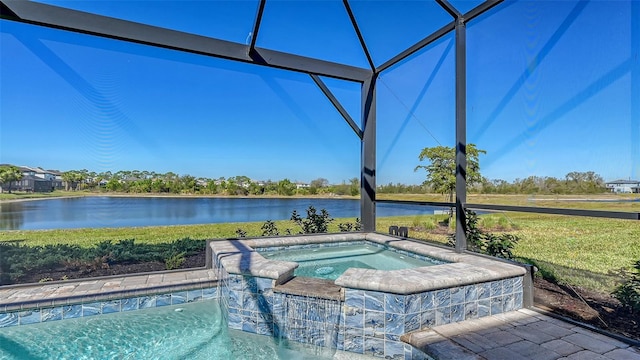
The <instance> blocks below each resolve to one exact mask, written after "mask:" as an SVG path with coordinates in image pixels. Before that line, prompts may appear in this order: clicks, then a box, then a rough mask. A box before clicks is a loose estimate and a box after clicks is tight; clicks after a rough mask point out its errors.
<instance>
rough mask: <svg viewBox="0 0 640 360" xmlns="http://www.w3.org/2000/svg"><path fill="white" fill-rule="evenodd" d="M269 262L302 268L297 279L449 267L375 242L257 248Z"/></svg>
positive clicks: (297, 269) (333, 277)
mask: <svg viewBox="0 0 640 360" xmlns="http://www.w3.org/2000/svg"><path fill="white" fill-rule="evenodd" d="M256 251H258V253H260V255H262V256H264V257H265V258H266V259H269V260H282V261H291V262H295V263H297V264H298V268H296V270H295V271H294V273H293V275H294V276H305V277H313V278H319V279H328V280H336V279H337V278H338V277H339V276H340V275H342V274H343V273H344V272H345V271H346V270H347V269H349V268H358V269H376V270H401V269H412V268H418V267H426V266H433V265H441V264H445V263H446V261H443V260H438V259H434V258H432V257H428V256H423V255H419V254H415V253H411V252H407V251H403V250H398V249H396V248H394V247H389V246H386V245H382V244H378V243H375V242H371V241H366V240H362V241H347V242H339V243H330V244H322V243H321V244H308V245H293V246H278V247H260V248H256Z"/></svg>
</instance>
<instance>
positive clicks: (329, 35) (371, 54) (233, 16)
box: [3, 0, 500, 80]
mask: <svg viewBox="0 0 640 360" xmlns="http://www.w3.org/2000/svg"><path fill="white" fill-rule="evenodd" d="M498 3H500V1H496V0H491V1H486V2H485V1H478V0H462V1H451V2H448V1H446V0H445V1H401V2H393V1H353V2H348V1H342V2H341V1H175V2H174V1H160V2H154V3H153V5H152V6H150V3H149V2H145V1H116V2H108V1H89V2H85V1H34V2H27V1H4V2H3V4H4V5H3V10H4V11H3V17H5V18H16V17H17V18H19V19H21V20H23V21H28V22H33V23H40V24H45V25H49V26H55V27H60V28H69V29H73V30H78V31H86V32H89V33H95V34H98V33H99V34H102V35H105V36H112V37H116V38H122V39H130V40H134V41H140V42H146V43H150V44H155V45H161V46H169V47H176V48H180V49H183V50H190V51H195V52H202V53H206V54H211V53H212V52H215V53H218V54H219V55H222V56H227V57H228V58H231V59H235V60H246V61H250V60H248V59H247V58H246V55H244V56H242V55H238V54H234V53H233V51H234V50H238V49H239V48H237V47H234V46H233V45H232V44H230V43H234V44H240V45H245V46H246V45H249V46H251V47H255V48H256V49H258V50H263V51H265V50H271V51H275V52H278V53H287V54H294V55H299V56H302V57H305V58H312V59H318V60H324V61H328V62H334V63H338V64H344V65H346V66H353V67H359V68H363V69H367V70H369V69H370V68H372V67H373V68H375V69H376V70H377V71H381V70H383V69H385V68H387V67H388V66H390V65H391V64H394V63H396V62H397V61H398V60H399V59H401V58H404V57H406V56H407V55H408V54H409V53H411V52H414V51H416V50H419V49H420V48H421V47H423V46H425V45H426V44H428V43H430V42H432V41H434V40H436V39H437V38H439V37H441V36H442V35H444V34H445V33H447V32H450V31H452V30H453V27H454V21H453V19H454V15H455V16H458V15H460V16H462V15H464V19H465V21H468V20H471V19H472V18H474V17H475V16H477V15H479V14H481V13H482V12H484V11H486V10H488V9H490V8H491V7H493V6H495V5H496V4H498ZM46 5H51V6H55V7H48V6H46ZM66 10H75V11H66ZM76 11H77V12H76ZM78 12H86V13H87V14H94V15H98V16H100V17H80V16H79V15H80V14H79V13H78ZM14 15H15V16H14ZM107 17H108V18H111V19H112V20H110V21H111V22H110V23H109V24H107V23H106V21H107ZM81 18H82V19H96V20H97V21H95V22H91V20H89V21H88V22H87V21H85V23H84V24H83V23H82V22H83V21H82V20H81ZM98 19H100V20H98ZM113 19H121V20H125V21H127V22H131V23H136V24H144V25H149V26H153V27H158V28H164V29H169V30H174V31H176V32H181V33H183V34H177V33H172V32H163V35H167V36H166V37H165V38H164V39H163V40H160V39H153V38H145V36H144V35H147V36H150V35H151V31H150V30H151V28H147V27H143V26H139V27H138V26H134V25H133V24H131V23H128V24H127V23H125V22H117V21H114V20H113ZM75 21H79V22H78V23H76V22H75ZM102 25H104V26H102ZM156 30H158V29H156ZM145 32H146V34H143V33H145ZM185 34H193V35H197V36H199V37H207V38H215V39H219V40H222V41H223V42H218V43H217V44H216V45H218V47H217V48H216V49H215V51H211V50H205V49H201V48H200V49H199V48H192V47H194V46H196V45H195V44H192V46H190V45H189V44H187V43H186V41H185V40H182V41H181V42H183V44H182V45H178V44H172V43H170V40H169V37H175V36H179V35H180V36H184V35H185ZM185 39H186V38H185ZM191 40H192V41H195V40H196V38H191ZM200 40H203V39H202V38H200ZM227 42H229V43H227ZM225 46H226V47H225ZM408 49H409V52H405V51H407V50H408ZM403 52H404V53H403ZM269 54H270V53H269ZM266 55H268V54H265V56H266ZM265 60H267V59H265ZM274 65H277V64H276V63H275V62H274ZM332 75H336V76H338V77H340V76H341V75H340V74H332ZM347 77H348V78H350V79H352V80H353V79H356V80H360V77H361V76H359V75H357V74H353V75H349V76H347Z"/></svg>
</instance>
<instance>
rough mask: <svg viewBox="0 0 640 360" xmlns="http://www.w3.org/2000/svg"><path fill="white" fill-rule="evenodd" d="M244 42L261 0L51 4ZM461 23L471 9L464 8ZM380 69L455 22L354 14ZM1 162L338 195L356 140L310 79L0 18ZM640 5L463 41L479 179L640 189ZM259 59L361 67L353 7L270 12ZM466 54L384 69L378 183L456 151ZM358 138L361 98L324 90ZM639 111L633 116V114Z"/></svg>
mask: <svg viewBox="0 0 640 360" xmlns="http://www.w3.org/2000/svg"><path fill="white" fill-rule="evenodd" d="M49 3H53V4H59V5H61V6H68V7H72V8H75V9H79V10H84V11H91V12H95V13H99V14H104V15H108V16H117V17H122V18H125V19H128V20H132V21H139V22H144V23H147V24H151V25H161V24H164V25H165V26H167V27H170V28H173V29H176V30H181V31H188V32H194V33H196V34H200V35H206V36H214V37H218V38H222V39H225V40H229V41H235V42H240V43H245V42H246V41H248V40H249V39H250V38H249V35H250V32H251V28H252V22H253V19H254V17H255V11H256V7H257V2H255V1H236V2H221V1H192V2H180V3H176V2H170V1H161V2H151V1H138V2H128V1H120V2H108V1H91V2H87V1H84V2H83V1H74V2H49ZM452 3H453V4H454V5H456V6H459V7H461V8H462V9H463V10H468V9H470V8H471V7H472V6H473V5H474V4H475V3H476V2H474V1H453V2H452ZM351 4H352V8H353V11H354V13H355V16H356V19H357V21H358V23H359V25H360V27H361V30H362V32H363V36H364V39H365V41H366V42H367V45H368V47H369V48H370V51H371V54H372V57H373V59H374V62H375V63H376V64H381V63H382V62H384V61H386V60H388V59H389V58H391V57H392V56H394V55H395V54H397V53H398V52H400V51H402V50H403V49H405V48H406V47H408V46H410V45H412V44H413V43H415V42H417V41H418V40H420V39H421V38H423V37H424V36H426V35H428V34H429V33H431V32H432V31H434V30H436V29H438V28H439V27H440V26H442V25H444V24H446V23H447V22H448V21H449V20H450V18H449V17H448V15H447V14H446V13H445V12H444V11H442V10H440V9H439V8H438V6H437V4H435V3H431V2H423V1H407V2H392V1H353V2H351ZM0 30H1V34H0V36H1V37H0V53H1V55H2V57H1V61H0V75H1V76H0V163H13V164H17V165H30V166H42V167H44V168H53V169H60V170H69V169H81V168H86V169H89V170H93V171H97V172H100V171H107V170H110V171H117V170H134V169H138V170H153V171H157V172H166V171H173V172H176V173H180V174H191V175H194V176H204V177H211V178H217V177H220V176H224V177H230V176H236V175H246V176H249V177H251V178H253V179H259V180H267V179H274V180H277V179H282V178H289V179H291V180H299V181H311V180H313V179H315V178H318V177H324V178H327V179H329V181H330V182H332V183H339V182H341V181H347V180H348V179H350V178H353V177H359V163H360V142H359V140H358V138H357V137H356V135H355V134H354V133H353V131H352V130H351V128H350V127H349V126H348V125H347V124H346V122H345V121H344V120H343V119H342V118H341V117H340V115H339V114H338V113H337V111H336V110H335V109H334V108H333V106H332V105H331V104H330V102H329V101H328V100H327V99H326V98H325V97H324V95H323V94H322V92H321V91H320V90H319V89H318V88H317V86H316V85H315V84H314V83H313V81H312V80H311V78H310V77H309V76H307V75H304V74H298V73H292V72H286V71H282V70H276V69H269V68H264V67H258V66H253V65H248V64H240V63H234V62H230V61H224V60H220V59H214V58H208V57H203V56H199V55H193V54H183V53H179V52H175V51H170V50H165V49H154V48H150V47H146V46H142V45H137V44H127V43H124V42H120V41H116V40H110V39H101V38H97V37H91V36H85V35H80V34H73V33H68V32H64V31H60V30H52V29H45V28H40V27H34V26H28V25H24V24H18V23H13V22H9V21H4V20H3V21H0ZM639 33H640V1H591V2H589V1H587V2H577V1H530V2H526V1H517V2H508V3H505V4H502V5H500V6H498V7H497V8H496V9H494V10H492V11H491V12H490V13H488V14H486V15H485V16H483V17H481V18H479V19H476V20H474V21H472V22H470V23H469V26H468V31H467V35H468V39H467V44H468V52H467V69H468V70H467V71H468V83H467V94H468V107H467V116H468V128H467V140H468V142H471V143H476V144H477V145H478V146H479V147H480V148H481V149H484V150H486V151H487V155H485V156H483V157H481V167H482V171H483V174H484V175H485V176H487V177H488V178H491V179H505V180H508V181H512V180H513V179H516V178H525V177H527V176H531V175H537V176H555V177H564V175H565V174H566V173H568V172H570V171H595V172H597V173H599V174H601V175H602V176H603V177H604V178H605V180H614V179H617V178H636V179H637V178H640V109H639V108H640V100H638V99H640V59H639V57H640V55H639V52H640V50H639V47H640V45H639V44H640V34H639ZM257 44H258V46H261V47H265V48H271V49H275V50H280V51H286V52H292V53H296V54H300V55H305V56H314V57H319V58H322V59H325V60H330V61H336V62H342V63H346V64H349V65H354V66H361V67H366V66H367V62H366V58H365V56H364V54H363V52H362V50H361V49H360V47H359V44H358V41H357V37H356V35H355V34H354V32H353V31H352V30H351V25H350V22H349V19H348V17H347V14H346V11H345V10H344V8H343V6H342V2H341V1H318V2H309V1H306V2H291V1H267V6H266V8H265V13H264V17H263V23H262V27H261V29H260V34H259V36H258V41H257ZM454 60H455V54H454V41H453V36H447V37H445V38H443V39H441V40H439V41H438V42H436V43H434V44H432V45H431V46H429V47H428V48H427V49H424V50H422V51H420V52H419V53H418V54H415V55H414V56H412V57H411V58H409V59H407V60H405V61H403V62H402V63H400V64H398V65H396V66H394V67H393V68H391V69H389V70H387V71H385V72H383V73H382V74H381V75H380V81H379V83H378V143H377V159H378V183H379V184H385V183H388V182H401V183H420V182H422V181H423V179H424V173H419V172H418V173H416V172H414V171H413V169H414V167H415V166H416V165H418V154H419V152H420V150H421V149H422V148H423V147H427V146H435V145H446V146H452V145H453V143H454V136H455V133H454V122H453V121H454V116H455V104H454ZM324 80H325V81H326V83H327V85H328V86H329V87H330V88H331V90H332V91H333V92H334V93H335V95H336V96H337V97H338V98H339V99H340V101H341V102H342V103H343V105H344V106H345V108H347V110H348V111H349V112H350V114H351V116H352V117H353V118H354V119H357V122H358V123H360V120H359V117H360V103H359V102H360V86H359V84H356V83H350V82H347V81H340V80H334V79H324ZM632 100H633V101H632Z"/></svg>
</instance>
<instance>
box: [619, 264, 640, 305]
mask: <svg viewBox="0 0 640 360" xmlns="http://www.w3.org/2000/svg"><path fill="white" fill-rule="evenodd" d="M633 267H634V269H635V271H633V272H631V271H629V272H626V274H625V281H624V282H623V283H622V284H621V285H620V286H618V288H617V289H616V290H615V291H614V292H613V296H615V298H616V299H618V300H619V301H620V302H621V303H622V305H623V306H625V307H626V308H628V309H629V310H630V311H631V312H634V313H640V260H638V261H637V262H636V263H635V265H634V266H633Z"/></svg>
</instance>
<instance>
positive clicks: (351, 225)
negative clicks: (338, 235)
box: [338, 218, 362, 232]
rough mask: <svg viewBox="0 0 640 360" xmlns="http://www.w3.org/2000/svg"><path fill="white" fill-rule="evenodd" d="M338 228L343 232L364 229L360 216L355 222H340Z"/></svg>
mask: <svg viewBox="0 0 640 360" xmlns="http://www.w3.org/2000/svg"><path fill="white" fill-rule="evenodd" d="M338 229H339V230H340V231H341V232H349V231H360V230H362V223H361V222H360V218H356V222H355V224H354V223H350V222H348V223H340V224H338Z"/></svg>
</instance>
